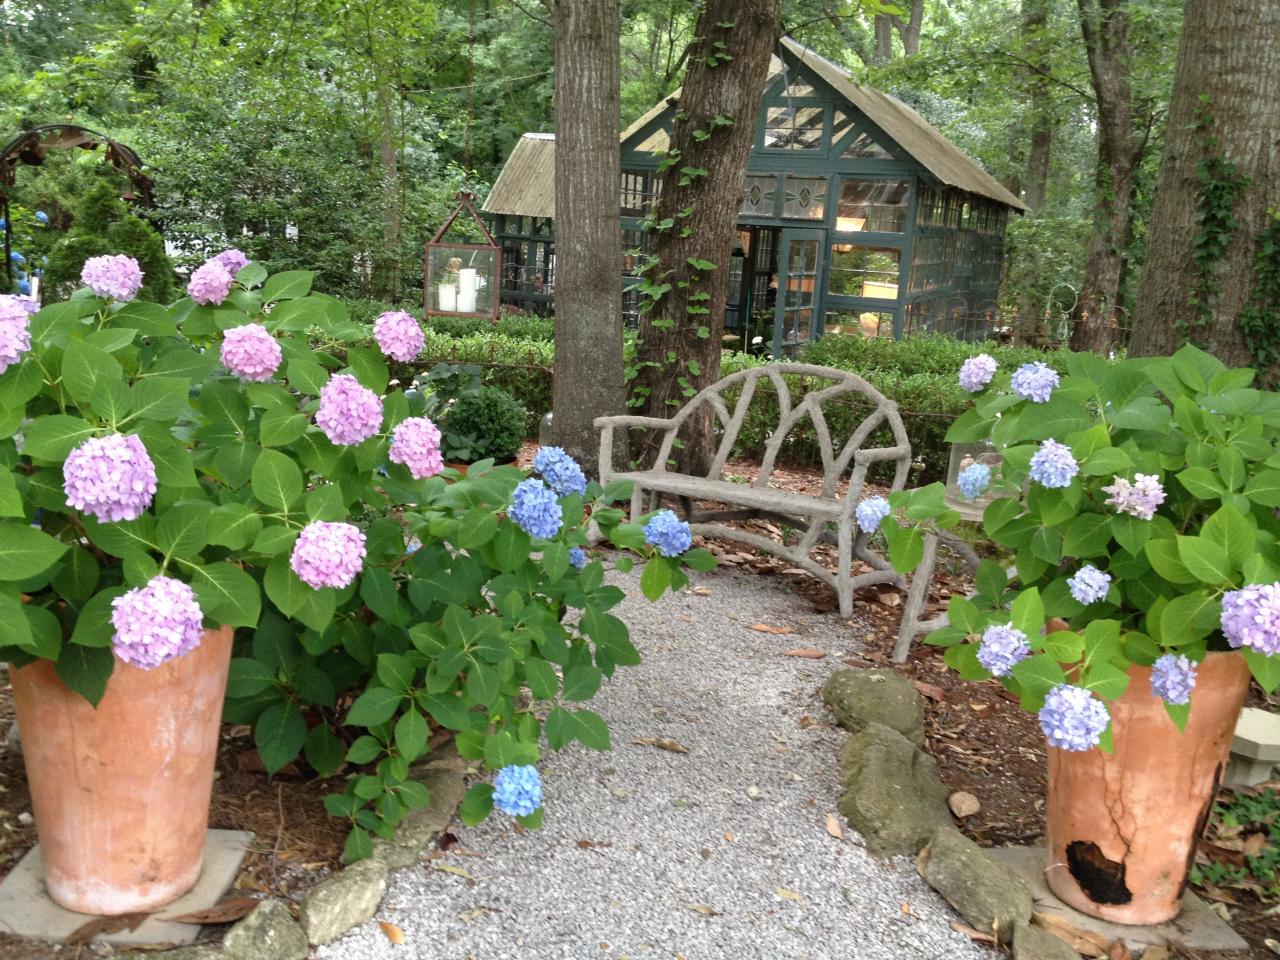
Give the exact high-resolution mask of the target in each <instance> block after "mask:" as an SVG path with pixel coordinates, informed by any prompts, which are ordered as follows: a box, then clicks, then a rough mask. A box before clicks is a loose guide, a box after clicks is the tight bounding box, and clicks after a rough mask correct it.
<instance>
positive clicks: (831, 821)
mask: <svg viewBox="0 0 1280 960" xmlns="http://www.w3.org/2000/svg"><path fill="white" fill-rule="evenodd" d="M827 833H829V834H831V836H833V837H835V838H836V839H837V840H843V839H844V827H842V826H841V825H840V818H839V817H837V816H836V815H835V814H834V813H829V814H827Z"/></svg>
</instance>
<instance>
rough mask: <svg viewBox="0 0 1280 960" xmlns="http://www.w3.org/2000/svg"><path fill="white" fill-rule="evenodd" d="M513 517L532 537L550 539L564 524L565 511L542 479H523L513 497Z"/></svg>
mask: <svg viewBox="0 0 1280 960" xmlns="http://www.w3.org/2000/svg"><path fill="white" fill-rule="evenodd" d="M510 513H511V519H512V520H514V521H515V522H516V523H518V524H520V526H521V527H522V528H523V529H524V531H525V532H526V533H528V534H529V536H531V537H539V538H541V539H543V540H550V539H551V538H552V537H554V536H555V535H556V534H557V533H559V532H560V528H561V527H562V526H564V511H563V510H561V509H560V504H559V503H558V502H557V501H556V495H555V494H554V493H552V492H551V488H550V487H548V486H547V485H546V484H545V483H543V482H542V481H541V480H534V479H533V478H532V477H531V478H529V479H528V480H521V481H520V483H519V484H518V485H517V486H516V490H515V493H514V494H512V497H511V511H510Z"/></svg>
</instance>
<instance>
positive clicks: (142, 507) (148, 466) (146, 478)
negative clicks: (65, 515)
mask: <svg viewBox="0 0 1280 960" xmlns="http://www.w3.org/2000/svg"><path fill="white" fill-rule="evenodd" d="M62 477H63V490H64V491H65V492H66V494H67V506H69V507H75V509H77V510H79V511H81V512H83V513H88V514H91V515H92V516H94V517H97V518H98V519H99V520H100V521H102V522H103V523H115V522H118V521H120V520H137V519H138V518H139V517H140V516H142V515H143V514H144V513H145V512H146V510H147V507H149V506H151V501H152V500H153V499H154V498H155V495H156V467H155V464H154V463H152V462H151V457H150V456H148V454H147V448H146V447H144V446H143V445H142V440H141V439H140V438H139V437H138V435H137V434H136V433H131V434H128V435H127V436H122V435H121V434H118V433H113V434H111V435H109V436H106V437H90V438H89V439H88V440H86V441H85V442H84V443H82V444H80V446H78V447H76V448H75V449H74V450H72V451H71V452H70V453H69V454H67V462H66V463H64V464H63V465H62Z"/></svg>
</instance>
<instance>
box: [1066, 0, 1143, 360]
mask: <svg viewBox="0 0 1280 960" xmlns="http://www.w3.org/2000/svg"><path fill="white" fill-rule="evenodd" d="M1128 2H1129V0H1079V4H1080V29H1081V33H1082V34H1083V36H1084V46H1085V52H1086V53H1087V54H1088V58H1089V76H1090V79H1091V80H1092V82H1093V91H1094V95H1095V97H1096V99H1097V124H1098V165H1097V168H1096V170H1095V173H1094V181H1093V184H1094V185H1093V190H1094V200H1093V203H1094V206H1093V229H1092V230H1091V231H1090V234H1089V245H1088V247H1087V248H1086V253H1085V261H1084V276H1083V278H1082V279H1081V283H1080V301H1079V304H1078V306H1077V307H1076V317H1075V320H1076V322H1075V324H1074V328H1073V330H1072V332H1071V346H1072V348H1073V349H1075V350H1098V351H1102V350H1106V349H1107V348H1109V347H1110V346H1111V345H1112V343H1113V340H1114V332H1115V331H1114V326H1113V318H1114V317H1115V312H1116V308H1117V307H1118V306H1119V303H1118V300H1119V296H1120V276H1121V273H1122V272H1123V268H1124V252H1125V248H1126V247H1128V246H1129V241H1130V239H1131V231H1132V220H1131V217H1130V211H1131V209H1132V205H1133V183H1134V173H1135V171H1136V169H1137V163H1138V150H1137V148H1135V145H1134V129H1133V88H1132V85H1131V83H1130V67H1131V60H1132V55H1133V51H1132V47H1131V44H1130V40H1129V27H1130V21H1129V9H1128Z"/></svg>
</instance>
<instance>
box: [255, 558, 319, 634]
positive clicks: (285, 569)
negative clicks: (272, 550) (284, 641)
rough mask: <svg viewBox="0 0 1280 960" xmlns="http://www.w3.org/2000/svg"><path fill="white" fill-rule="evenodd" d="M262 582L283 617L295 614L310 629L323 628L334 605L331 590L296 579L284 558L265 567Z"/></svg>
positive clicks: (296, 576) (277, 559)
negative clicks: (313, 586) (265, 571)
mask: <svg viewBox="0 0 1280 960" xmlns="http://www.w3.org/2000/svg"><path fill="white" fill-rule="evenodd" d="M262 585H263V587H264V588H265V589H266V591H267V596H268V597H270V598H271V602H272V603H274V604H275V605H276V606H277V607H278V608H279V609H280V612H281V613H283V614H284V615H285V616H286V617H297V618H298V619H299V620H301V621H302V622H303V623H304V624H306V625H307V626H308V627H310V628H311V629H312V630H317V631H324V630H325V628H327V627H328V626H329V624H330V623H331V622H332V620H333V611H334V608H335V606H336V605H337V598H336V596H335V591H334V590H332V589H329V588H325V589H321V590H316V589H314V588H312V587H309V586H307V585H306V584H305V583H303V582H302V581H301V580H299V579H298V575H297V574H295V573H294V572H293V571H292V570H291V569H289V560H288V558H287V557H277V558H276V559H274V560H272V561H271V563H270V565H268V567H267V573H266V576H265V577H263V579H262Z"/></svg>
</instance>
